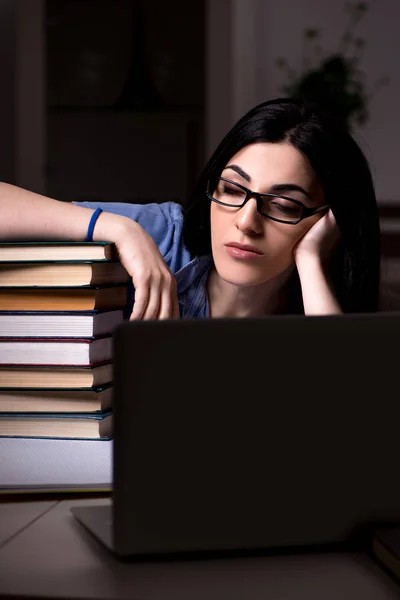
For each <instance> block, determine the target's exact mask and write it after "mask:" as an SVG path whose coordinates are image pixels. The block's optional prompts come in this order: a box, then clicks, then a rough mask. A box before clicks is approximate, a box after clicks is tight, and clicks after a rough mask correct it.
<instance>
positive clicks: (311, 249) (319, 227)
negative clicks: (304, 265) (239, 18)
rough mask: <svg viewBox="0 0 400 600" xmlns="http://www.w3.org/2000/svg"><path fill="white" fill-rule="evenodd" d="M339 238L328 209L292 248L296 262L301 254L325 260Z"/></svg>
mask: <svg viewBox="0 0 400 600" xmlns="http://www.w3.org/2000/svg"><path fill="white" fill-rule="evenodd" d="M339 239H340V232H339V227H338V226H337V223H336V219H335V217H334V216H333V212H332V211H331V210H329V211H328V212H327V213H326V214H325V215H324V216H323V217H322V218H321V219H319V220H318V221H317V222H316V223H315V224H314V225H313V226H312V227H311V229H309V230H308V232H307V233H306V234H305V236H304V237H302V238H301V240H300V241H299V242H298V244H296V246H295V248H294V258H295V261H296V263H297V262H298V260H301V259H302V257H303V256H313V257H315V258H319V259H320V260H322V261H323V260H325V259H326V258H327V257H328V256H329V255H330V254H331V252H332V250H333V249H334V248H335V246H336V244H337V243H338V241H339Z"/></svg>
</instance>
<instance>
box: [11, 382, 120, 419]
mask: <svg viewBox="0 0 400 600" xmlns="http://www.w3.org/2000/svg"><path fill="white" fill-rule="evenodd" d="M112 391H113V390H112V386H111V384H106V385H104V386H99V387H93V388H88V389H85V388H83V389H82V388H72V389H71V388H69V389H59V388H56V389H46V388H42V389H30V390H29V389H28V390H26V389H24V388H21V389H18V388H16V389H11V390H0V412H3V413H16V412H21V413H38V412H44V413H67V412H70V413H76V414H78V413H95V412H104V411H107V410H110V409H111V406H112Z"/></svg>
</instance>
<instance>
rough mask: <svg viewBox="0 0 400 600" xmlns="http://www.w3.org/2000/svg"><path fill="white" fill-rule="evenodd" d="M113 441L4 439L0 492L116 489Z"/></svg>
mask: <svg viewBox="0 0 400 600" xmlns="http://www.w3.org/2000/svg"><path fill="white" fill-rule="evenodd" d="M112 450H113V442H112V440H105V439H102V440H61V439H59V440H51V439H38V438H0V456H1V460H0V493H2V494H15V493H18V492H21V493H29V494H32V493H43V492H49V493H57V492H60V493H65V492H71V493H74V492H80V491H84V492H103V491H111V488H112Z"/></svg>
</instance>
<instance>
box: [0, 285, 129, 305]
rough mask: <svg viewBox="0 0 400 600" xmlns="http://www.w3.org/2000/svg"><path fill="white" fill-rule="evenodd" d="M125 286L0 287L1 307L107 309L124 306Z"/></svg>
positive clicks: (126, 298)
mask: <svg viewBox="0 0 400 600" xmlns="http://www.w3.org/2000/svg"><path fill="white" fill-rule="evenodd" d="M127 300H128V291H127V286H126V285H113V286H81V287H73V286H70V287H63V288H59V287H54V286H53V287H51V286H46V287H7V288H4V287H3V288H0V310H3V311H5V310H52V311H55V310H69V311H71V310H94V309H97V310H106V309H112V308H114V309H117V308H122V309H123V308H125V307H126V305H127Z"/></svg>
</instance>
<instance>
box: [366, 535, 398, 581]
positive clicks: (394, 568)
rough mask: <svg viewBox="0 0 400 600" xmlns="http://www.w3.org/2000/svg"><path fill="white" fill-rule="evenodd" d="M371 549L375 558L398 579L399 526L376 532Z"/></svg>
mask: <svg viewBox="0 0 400 600" xmlns="http://www.w3.org/2000/svg"><path fill="white" fill-rule="evenodd" d="M372 549H373V552H374V554H375V556H376V558H377V559H378V560H380V561H381V563H383V564H384V565H385V567H386V568H387V569H389V571H391V572H392V573H393V575H395V577H397V578H398V579H400V525H399V526H398V527H385V528H383V529H381V530H378V531H376V532H375V534H374V537H373V543H372Z"/></svg>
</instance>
